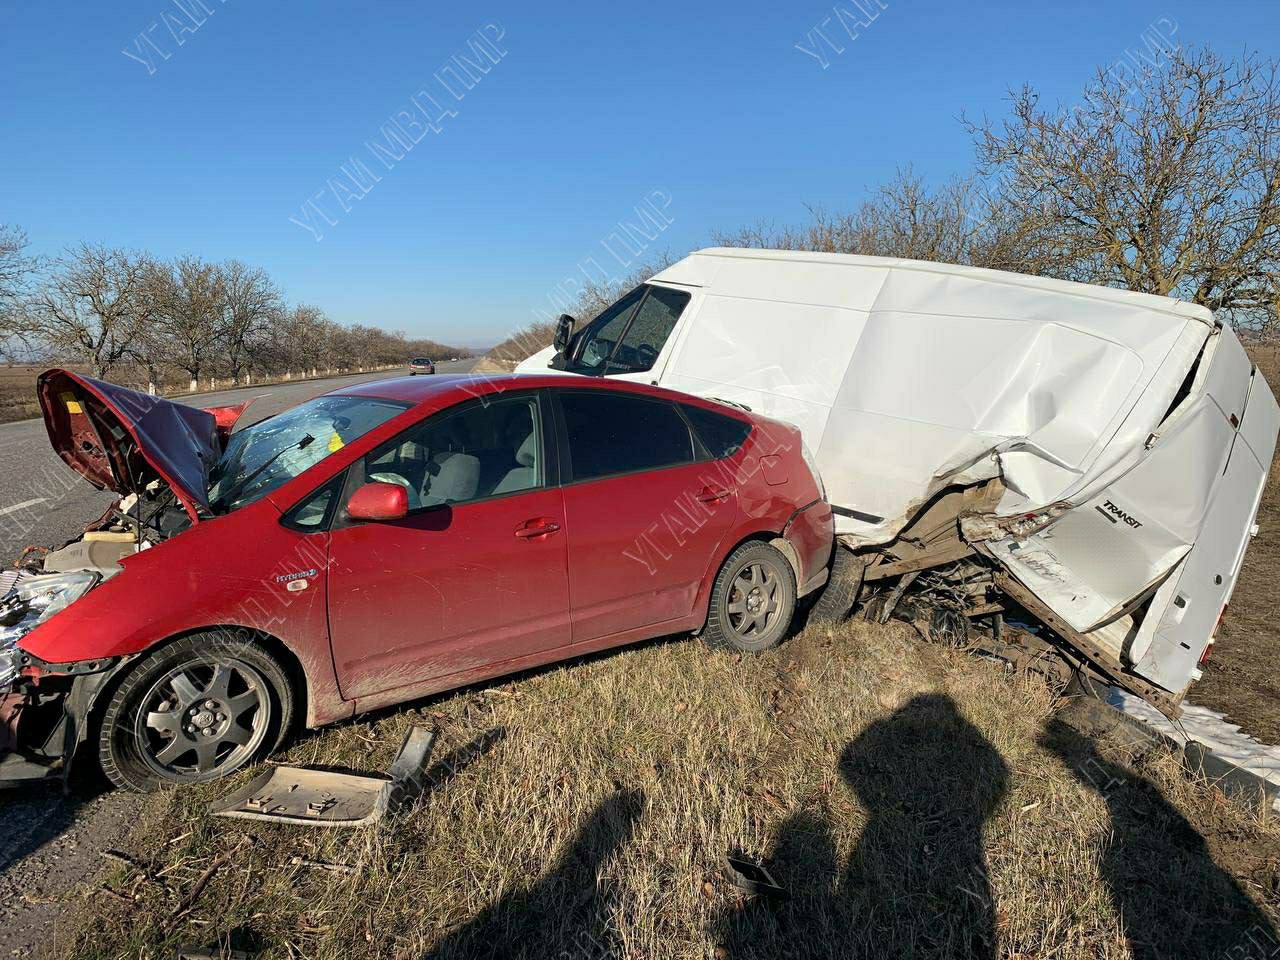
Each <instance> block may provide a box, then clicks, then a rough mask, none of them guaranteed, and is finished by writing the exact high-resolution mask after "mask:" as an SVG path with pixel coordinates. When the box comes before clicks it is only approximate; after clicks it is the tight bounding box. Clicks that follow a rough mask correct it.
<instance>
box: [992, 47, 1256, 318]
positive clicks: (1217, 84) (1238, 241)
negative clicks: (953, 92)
mask: <svg viewBox="0 0 1280 960" xmlns="http://www.w3.org/2000/svg"><path fill="white" fill-rule="evenodd" d="M1276 71H1277V64H1276V63H1274V62H1264V61H1261V60H1259V59H1258V58H1257V57H1255V56H1253V55H1248V54H1246V55H1245V56H1243V57H1241V58H1240V59H1236V60H1224V59H1223V58H1221V57H1219V56H1218V55H1217V54H1215V53H1213V52H1212V51H1210V50H1208V49H1203V48H1201V49H1194V50H1186V49H1181V50H1175V51H1167V59H1166V61H1165V62H1164V63H1163V64H1162V65H1161V66H1160V67H1159V68H1155V69H1152V70H1150V71H1149V72H1148V73H1147V74H1145V75H1143V76H1142V77H1140V78H1138V80H1137V82H1136V83H1135V82H1133V81H1132V79H1131V78H1123V77H1120V76H1118V75H1116V74H1115V73H1108V72H1107V71H1099V72H1098V74H1097V76H1096V78H1095V79H1094V81H1093V82H1092V83H1091V84H1090V85H1089V87H1088V89H1087V90H1086V92H1085V96H1084V98H1083V100H1081V102H1080V103H1078V104H1077V105H1075V106H1074V107H1072V108H1070V109H1053V110H1047V109H1044V108H1043V107H1041V105H1040V98H1039V96H1038V94H1036V92H1035V91H1034V90H1032V89H1031V88H1030V87H1024V88H1023V89H1022V90H1021V91H1018V92H1016V93H1014V94H1013V108H1012V116H1011V117H1009V118H1008V119H1006V120H1004V121H1003V122H1001V123H999V124H995V123H992V122H990V121H984V122H983V123H981V124H970V129H971V131H972V132H973V134H974V136H975V140H976V144H977V150H978V157H979V161H980V164H981V169H982V172H983V174H985V175H988V176H992V177H995V178H998V180H999V182H1000V191H1001V195H1002V197H1003V198H1004V199H1005V201H1006V202H1007V203H1009V204H1010V205H1011V206H1012V207H1015V208H1017V209H1019V210H1021V211H1023V212H1024V214H1025V224H1026V227H1027V234H1026V236H1025V248H1026V249H1028V250H1032V251H1034V259H1035V261H1036V266H1037V267H1038V269H1039V271H1040V272H1044V273H1048V274H1052V275H1055V276H1060V277H1066V278H1068V279H1076V280H1084V281H1087V282H1092V283H1102V284H1111V285H1118V286H1124V287H1128V288H1129V289H1132V290H1142V291H1145V292H1148V293H1156V294H1165V295H1169V296H1175V297H1179V298H1182V299H1185V300H1190V301H1194V302H1196V303H1201V304H1204V305H1205V306H1207V307H1209V308H1211V309H1213V310H1220V311H1226V312H1228V313H1230V314H1233V315H1234V316H1235V318H1236V320H1237V321H1238V322H1243V323H1245V324H1252V325H1274V323H1275V285H1274V282H1275V281H1274V278H1275V275H1276V272H1277V270H1280V87H1277V72H1276Z"/></svg>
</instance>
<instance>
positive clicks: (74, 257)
mask: <svg viewBox="0 0 1280 960" xmlns="http://www.w3.org/2000/svg"><path fill="white" fill-rule="evenodd" d="M148 273H149V261H148V259H147V258H146V256H144V255H139V254H131V253H127V252H125V251H122V250H118V249H114V248H110V247H104V246H96V245H91V244H81V245H80V246H79V247H77V248H75V249H74V250H72V251H70V252H68V253H67V254H66V255H65V256H63V257H62V258H61V259H59V260H58V261H57V262H56V263H55V264H54V267H53V271H52V273H51V275H50V276H49V277H48V278H47V279H46V280H45V282H44V283H43V284H42V285H41V287H40V289H39V291H38V292H37V293H36V294H35V296H34V297H33V298H32V299H31V300H30V301H29V303H28V304H27V307H26V309H25V310H24V312H23V326H24V329H25V332H26V333H27V334H28V335H29V336H33V337H36V338H38V339H40V340H41V341H43V342H44V343H47V344H48V345H49V346H50V347H51V348H52V349H53V351H54V352H56V353H60V354H65V355H70V356H72V357H74V358H75V359H77V360H79V361H81V362H83V363H85V364H87V365H88V366H89V367H90V369H91V370H92V372H93V375H94V376H96V377H101V376H104V375H106V374H107V373H108V372H109V371H110V370H111V369H112V367H114V366H116V365H117V364H118V363H120V361H121V360H123V359H125V358H126V357H127V356H129V353H130V349H131V347H132V345H133V341H134V338H135V336H136V335H137V332H138V330H139V328H140V327H141V326H142V325H143V324H145V323H146V322H147V321H148V320H149V317H150V301H149V299H148V298H147V296H146V295H145V288H146V278H147V275H148Z"/></svg>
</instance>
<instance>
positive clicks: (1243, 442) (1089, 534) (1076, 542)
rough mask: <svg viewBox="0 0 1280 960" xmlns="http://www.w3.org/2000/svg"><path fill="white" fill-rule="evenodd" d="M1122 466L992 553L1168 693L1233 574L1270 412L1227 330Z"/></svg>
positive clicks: (1191, 671) (1250, 514) (1267, 454)
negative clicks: (1128, 464) (1141, 450)
mask: <svg viewBox="0 0 1280 960" xmlns="http://www.w3.org/2000/svg"><path fill="white" fill-rule="evenodd" d="M1193 375H1194V381H1193V382H1192V383H1191V384H1190V389H1189V390H1187V391H1186V393H1185V396H1184V397H1183V399H1182V400H1181V401H1180V402H1179V403H1178V404H1177V406H1176V407H1175V409H1174V410H1172V411H1171V412H1170V414H1169V415H1168V416H1167V417H1166V418H1165V420H1164V422H1163V423H1162V424H1160V426H1159V427H1158V428H1157V429H1156V431H1155V432H1154V433H1152V434H1151V436H1150V438H1148V440H1147V443H1146V452H1145V454H1144V456H1143V457H1142V459H1141V460H1140V461H1139V462H1138V463H1137V464H1136V465H1135V466H1134V467H1133V468H1132V469H1130V470H1129V471H1128V472H1126V473H1125V474H1123V475H1122V476H1121V477H1119V478H1118V479H1117V480H1116V481H1115V482H1113V483H1111V484H1109V485H1108V486H1106V487H1105V488H1103V489H1102V490H1101V491H1099V492H1098V493H1096V494H1095V495H1093V496H1092V497H1091V498H1090V499H1089V500H1088V501H1086V502H1083V503H1079V504H1075V505H1074V506H1072V508H1071V509H1069V510H1068V511H1067V512H1066V513H1065V514H1064V515H1063V516H1062V517H1061V518H1060V519H1058V520H1057V521H1056V522H1055V523H1053V524H1051V525H1050V526H1048V527H1047V528H1046V529H1044V530H1043V531H1041V532H1040V533H1038V534H1035V535H1032V536H1029V537H1026V538H1024V539H1009V540H1004V541H997V542H994V543H992V544H991V545H990V548H991V552H992V554H993V555H994V556H995V557H996V558H997V559H998V560H1000V561H1001V562H1002V563H1003V564H1004V565H1005V566H1006V567H1008V568H1009V570H1010V571H1011V572H1012V573H1013V574H1014V575H1015V576H1016V577H1017V578H1018V579H1019V580H1021V581H1022V582H1023V583H1024V584H1025V585H1026V586H1027V587H1028V588H1029V589H1030V590H1031V591H1032V592H1033V593H1035V594H1036V595H1037V596H1038V597H1039V598H1040V599H1041V600H1043V601H1044V602H1045V603H1046V604H1047V605H1048V606H1049V607H1050V608H1051V609H1052V610H1053V611H1054V612H1055V613H1056V614H1058V615H1059V616H1061V617H1062V618H1063V619H1064V620H1065V621H1066V622H1067V623H1068V624H1070V625H1071V626H1072V627H1073V628H1074V629H1076V630H1078V631H1080V632H1081V633H1084V634H1086V635H1087V636H1088V637H1089V638H1090V639H1091V640H1093V641H1094V642H1095V644H1096V645H1097V646H1098V647H1099V648H1100V649H1102V650H1105V651H1107V653H1109V654H1110V655H1111V656H1112V657H1113V658H1114V659H1115V660H1116V661H1117V662H1118V663H1120V664H1122V665H1123V666H1126V667H1128V668H1130V669H1132V670H1133V671H1134V672H1135V673H1137V674H1139V675H1141V676H1142V677H1144V678H1145V679H1147V680H1149V681H1151V682H1152V683H1155V684H1157V685H1158V686H1160V687H1163V688H1164V689H1166V690H1168V691H1170V692H1171V693H1173V694H1175V695H1180V694H1181V693H1182V692H1183V691H1185V689H1186V687H1187V684H1188V683H1190V682H1191V680H1192V679H1194V677H1195V668H1196V663H1197V662H1198V661H1199V659H1200V657H1201V654H1202V653H1203V651H1204V648H1205V647H1206V646H1207V645H1208V644H1209V643H1210V639H1211V635H1212V632H1213V629H1214V626H1215V624H1216V623H1217V620H1218V617H1219V615H1220V613H1221V611H1222V607H1223V605H1224V604H1225V603H1226V602H1227V599H1228V598H1229V596H1230V593H1231V588H1232V585H1233V584H1234V583H1235V579H1236V575H1237V573H1238V572H1239V568H1240V562H1241V560H1242V559H1243V556H1244V549H1245V546H1246V545H1247V543H1248V539H1249V531H1250V530H1251V529H1252V527H1253V524H1254V518H1255V515H1256V513H1257V509H1258V503H1259V500H1260V498H1261V495H1262V488H1263V485H1264V484H1265V482H1266V477H1267V471H1268V469H1269V467H1270V464H1271V456H1272V453H1273V452H1274V449H1275V442H1276V432H1277V429H1278V428H1280V410H1278V409H1277V406H1276V401H1275V398H1274V397H1273V396H1272V393H1271V390H1270V388H1269V387H1268V386H1267V383H1266V380H1264V379H1263V377H1262V375H1261V374H1259V373H1258V372H1257V371H1256V370H1254V369H1253V367H1252V364H1251V363H1250V361H1249V358H1248V356H1247V355H1246V354H1245V352H1244V349H1243V348H1242V347H1241V345H1240V342H1239V341H1238V340H1237V339H1236V336H1235V334H1234V333H1233V332H1232V331H1231V330H1230V328H1221V329H1219V330H1217V331H1215V332H1214V334H1213V335H1211V336H1210V337H1209V339H1208V341H1207V343H1206V344H1205V347H1204V353H1203V359H1202V361H1201V363H1200V365H1199V367H1198V368H1197V369H1195V371H1194V374H1193Z"/></svg>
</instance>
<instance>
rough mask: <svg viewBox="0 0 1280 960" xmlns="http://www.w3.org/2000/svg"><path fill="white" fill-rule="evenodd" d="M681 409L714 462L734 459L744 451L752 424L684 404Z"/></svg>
mask: <svg viewBox="0 0 1280 960" xmlns="http://www.w3.org/2000/svg"><path fill="white" fill-rule="evenodd" d="M680 409H681V410H682V411H683V412H684V415H685V417H687V418H688V420H689V423H691V424H692V425H693V432H694V433H696V434H697V435H698V439H699V440H701V441H702V446H703V447H704V448H706V451H707V454H708V455H709V456H710V457H711V459H712V460H719V459H721V458H722V457H732V456H733V455H734V454H735V453H737V452H738V451H739V450H741V449H742V445H743V444H744V443H745V442H746V440H747V437H748V436H749V435H750V434H751V424H749V423H747V422H746V421H744V420H738V419H737V418H735V417H726V416H725V415H723V414H720V413H712V412H711V411H710V410H704V409H703V408H702V407H693V406H689V405H688V404H684V403H682V404H680Z"/></svg>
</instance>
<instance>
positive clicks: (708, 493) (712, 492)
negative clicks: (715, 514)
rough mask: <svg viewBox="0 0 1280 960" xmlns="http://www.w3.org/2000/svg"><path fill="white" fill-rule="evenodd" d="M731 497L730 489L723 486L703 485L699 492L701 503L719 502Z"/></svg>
mask: <svg viewBox="0 0 1280 960" xmlns="http://www.w3.org/2000/svg"><path fill="white" fill-rule="evenodd" d="M728 499H729V491H728V490H725V489H723V488H721V487H703V488H702V491H701V492H700V493H699V494H698V502H699V503H719V502H720V501H721V500H728Z"/></svg>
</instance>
